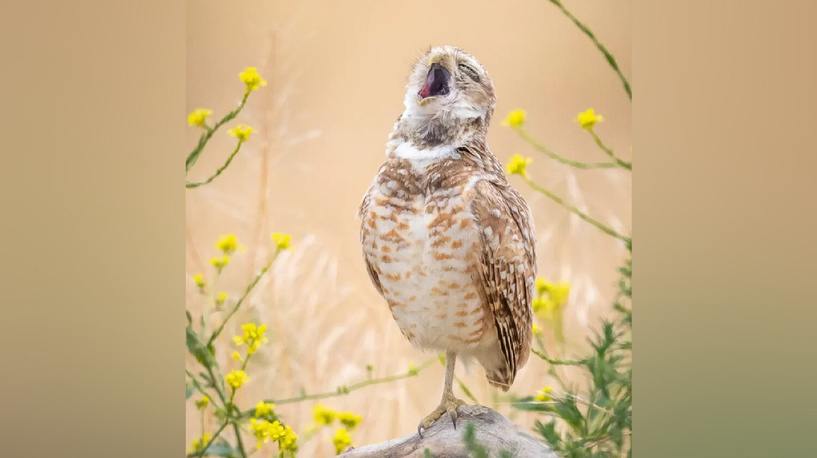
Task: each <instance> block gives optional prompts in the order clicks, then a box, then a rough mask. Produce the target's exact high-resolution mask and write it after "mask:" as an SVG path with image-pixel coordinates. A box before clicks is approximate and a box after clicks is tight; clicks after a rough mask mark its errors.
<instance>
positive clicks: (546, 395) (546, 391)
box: [534, 385, 553, 402]
mask: <svg viewBox="0 0 817 458" xmlns="http://www.w3.org/2000/svg"><path fill="white" fill-rule="evenodd" d="M551 391H553V388H551V386H550V385H548V386H546V387H544V388H542V389H541V390H540V391H539V392H538V393H537V394H536V397H535V398H534V399H535V400H536V401H537V402H545V401H550V400H551V399H553V398H552V397H551V396H550V393H551Z"/></svg>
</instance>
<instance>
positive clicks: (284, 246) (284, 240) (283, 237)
mask: <svg viewBox="0 0 817 458" xmlns="http://www.w3.org/2000/svg"><path fill="white" fill-rule="evenodd" d="M271 237H272V241H273V242H275V247H276V248H277V249H279V250H288V249H290V248H292V245H291V244H290V242H291V241H292V236H291V235H289V234H284V233H282V232H273V233H272V235H271Z"/></svg>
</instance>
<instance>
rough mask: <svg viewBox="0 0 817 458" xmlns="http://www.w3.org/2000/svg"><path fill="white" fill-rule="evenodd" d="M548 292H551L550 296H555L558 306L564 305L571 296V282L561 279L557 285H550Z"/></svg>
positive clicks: (554, 300) (554, 299)
mask: <svg viewBox="0 0 817 458" xmlns="http://www.w3.org/2000/svg"><path fill="white" fill-rule="evenodd" d="M548 292H549V293H550V297H552V298H553V302H555V303H556V306H557V307H558V306H560V305H563V304H565V303H566V302H567V299H568V298H569V297H570V283H567V282H563V281H560V282H559V283H556V284H555V285H553V284H550V285H548Z"/></svg>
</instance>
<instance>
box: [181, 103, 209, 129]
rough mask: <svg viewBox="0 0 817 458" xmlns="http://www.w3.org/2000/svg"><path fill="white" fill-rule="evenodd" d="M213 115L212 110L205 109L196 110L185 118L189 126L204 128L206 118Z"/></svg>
mask: <svg viewBox="0 0 817 458" xmlns="http://www.w3.org/2000/svg"><path fill="white" fill-rule="evenodd" d="M211 114H213V111H212V110H208V109H206V108H197V109H195V110H193V112H192V113H190V115H188V116H187V123H188V124H190V125H191V126H196V127H204V123H205V122H206V121H207V117H208V116H210V115H211Z"/></svg>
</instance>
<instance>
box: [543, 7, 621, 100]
mask: <svg viewBox="0 0 817 458" xmlns="http://www.w3.org/2000/svg"><path fill="white" fill-rule="evenodd" d="M549 1H550V3H553V4H554V5H556V6H558V7H559V9H560V10H562V13H564V14H565V16H567V17H568V18H569V19H570V20H571V21H573V23H574V24H576V26H577V27H578V28H579V29H581V31H582V32H584V34H585V35H587V36H588V37H590V39H591V40H593V43H594V44H595V45H596V47H597V48H599V51H601V53H602V54H604V57H605V58H606V59H607V62H608V63H609V64H610V66H611V67H613V70H615V71H616V73H617V74H618V77H619V78H620V79H621V84H623V85H624V90H625V91H627V97H629V98H630V100H632V99H633V93H632V91H631V90H630V83H629V82H627V78H625V77H624V75H623V74H622V73H621V69H619V68H618V64H617V63H616V58H615V57H613V55H612V54H610V51H608V50H607V48H605V47H604V45H603V44H601V43H600V42H599V40H598V39H597V38H596V35H594V34H593V31H591V30H590V28H588V27H587V26H586V25H584V24H582V23H581V21H579V20H578V19H577V18H576V16H574V15H573V13H571V12H570V11H568V10H567V8H565V7H564V5H562V2H561V1H559V0H549Z"/></svg>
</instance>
